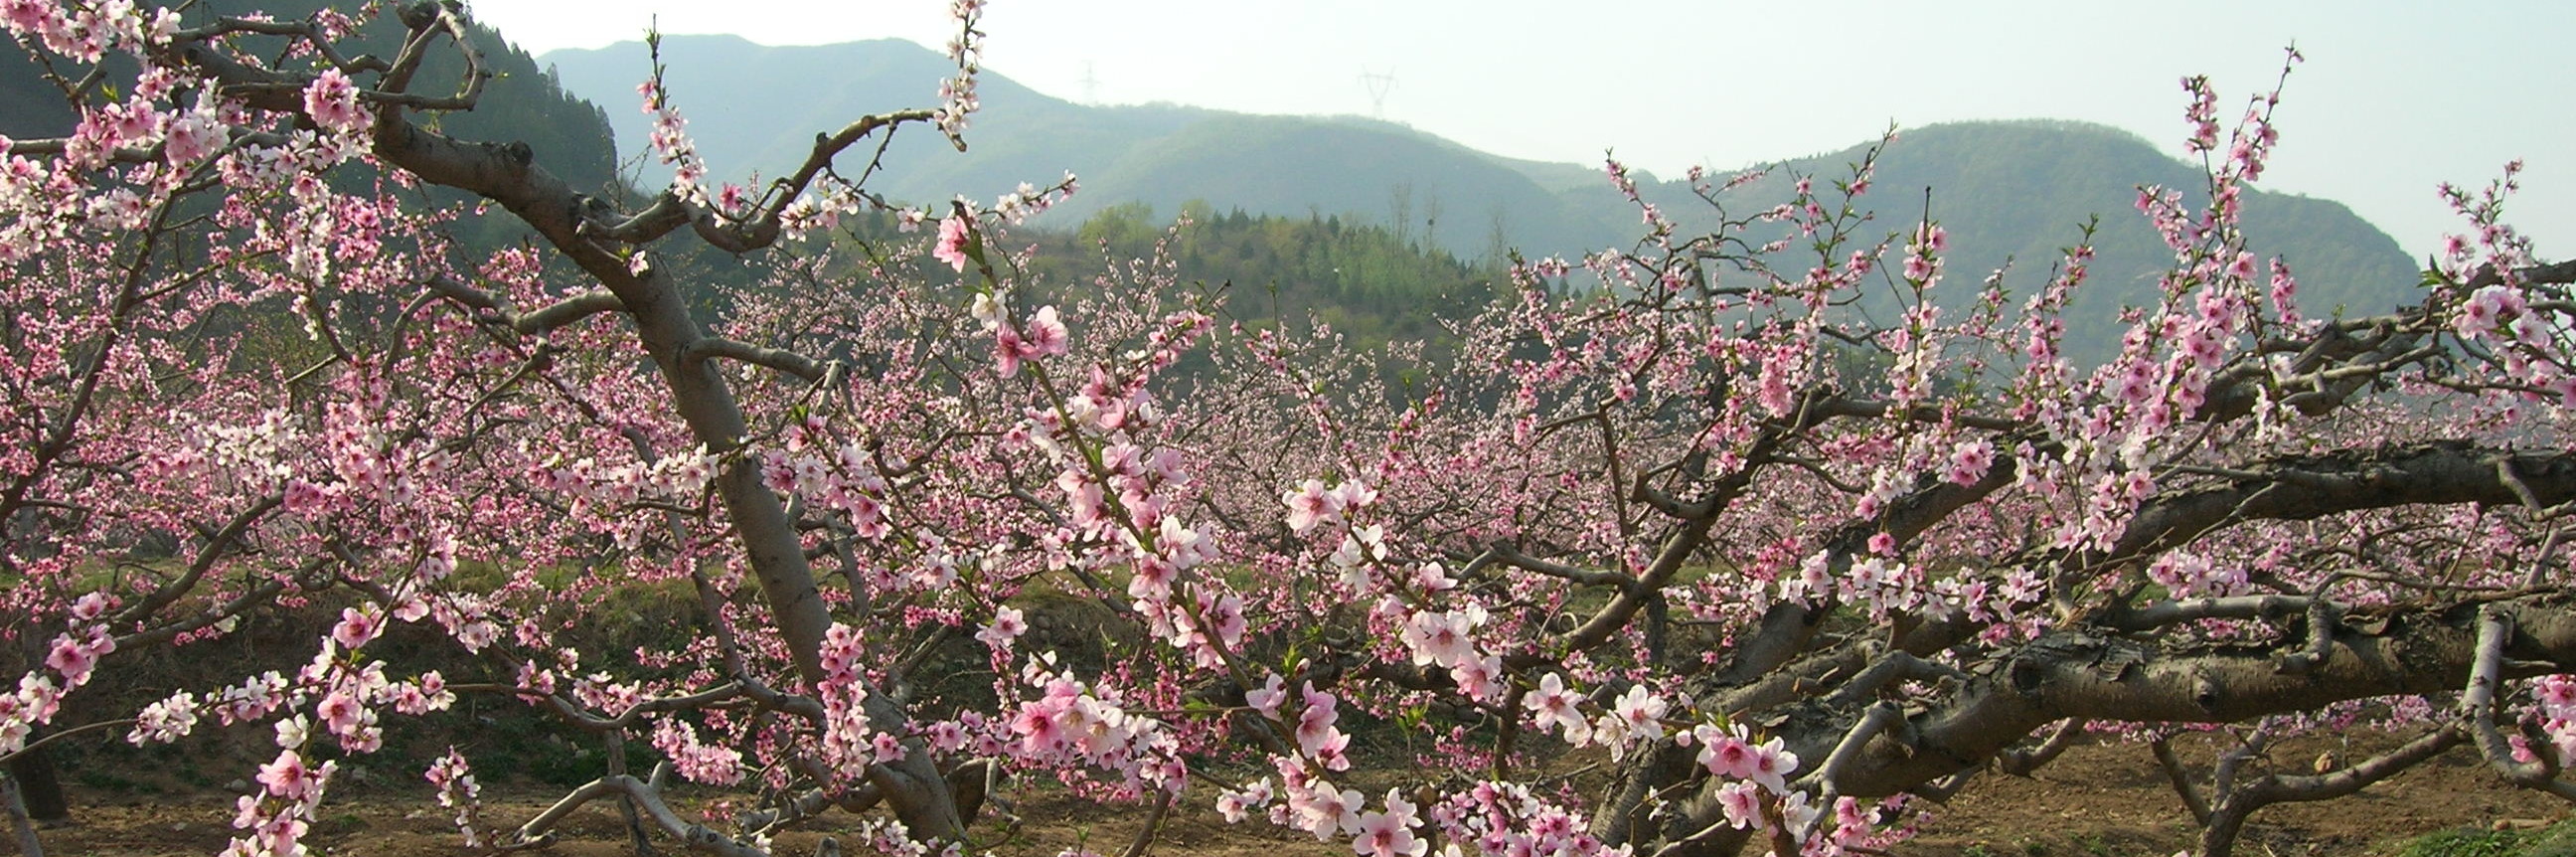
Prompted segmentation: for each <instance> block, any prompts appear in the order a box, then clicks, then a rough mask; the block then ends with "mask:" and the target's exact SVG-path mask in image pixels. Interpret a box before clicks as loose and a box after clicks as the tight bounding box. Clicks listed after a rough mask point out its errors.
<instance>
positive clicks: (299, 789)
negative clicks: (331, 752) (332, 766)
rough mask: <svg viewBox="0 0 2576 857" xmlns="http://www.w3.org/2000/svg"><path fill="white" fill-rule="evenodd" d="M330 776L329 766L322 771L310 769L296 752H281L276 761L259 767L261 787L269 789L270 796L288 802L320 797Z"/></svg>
mask: <svg viewBox="0 0 2576 857" xmlns="http://www.w3.org/2000/svg"><path fill="white" fill-rule="evenodd" d="M328 775H329V766H328V765H326V766H325V767H323V768H321V769H315V768H312V767H309V766H307V765H305V764H304V757H303V756H301V755H297V754H296V752H295V751H294V750H282V751H279V752H278V754H277V758H276V759H274V760H272V761H270V762H269V763H268V764H265V765H261V766H259V782H260V785H263V786H266V787H267V788H268V793H269V795H270V796H272V797H276V798H278V799H280V800H287V801H297V802H301V801H303V800H305V799H307V798H311V797H315V796H318V795H320V794H321V793H322V783H323V781H324V779H326V778H327V776H328Z"/></svg>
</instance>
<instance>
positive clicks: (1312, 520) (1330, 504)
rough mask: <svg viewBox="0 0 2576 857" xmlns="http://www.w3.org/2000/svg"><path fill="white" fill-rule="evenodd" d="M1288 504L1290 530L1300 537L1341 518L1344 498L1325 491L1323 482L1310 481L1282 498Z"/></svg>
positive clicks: (1317, 480) (1300, 484) (1299, 484)
mask: <svg viewBox="0 0 2576 857" xmlns="http://www.w3.org/2000/svg"><path fill="white" fill-rule="evenodd" d="M1280 499H1281V500H1282V501H1283V502H1286V503H1287V504H1288V529H1289V530H1291V531H1294V532H1296V533H1298V534H1300V535H1303V534H1304V533H1306V532H1307V531H1309V530H1313V529H1314V528H1316V527H1317V526H1320V525H1322V524H1324V523H1327V522H1330V521H1333V520H1335V519H1337V518H1339V517H1340V515H1341V511H1342V498H1341V497H1340V495H1338V494H1337V493H1335V492H1331V491H1326V490H1324V483H1323V480H1320V479H1308V480H1306V481H1304V482H1301V483H1298V485H1297V487H1296V489H1295V490H1292V491H1289V492H1288V493H1287V494H1284V495H1282V496H1281V498H1280Z"/></svg>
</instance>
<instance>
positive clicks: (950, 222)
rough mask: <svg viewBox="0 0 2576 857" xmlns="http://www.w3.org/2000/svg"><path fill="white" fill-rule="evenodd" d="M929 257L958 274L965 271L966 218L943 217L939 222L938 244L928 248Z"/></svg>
mask: <svg viewBox="0 0 2576 857" xmlns="http://www.w3.org/2000/svg"><path fill="white" fill-rule="evenodd" d="M930 257H931V258H933V259H937V260H939V261H942V262H946V263H948V267H950V268H952V269H955V270H956V271H957V272H958V273H965V271H966V261H967V258H966V218H964V217H944V218H941V219H940V221H939V243H937V244H935V245H933V246H932V247H931V248H930Z"/></svg>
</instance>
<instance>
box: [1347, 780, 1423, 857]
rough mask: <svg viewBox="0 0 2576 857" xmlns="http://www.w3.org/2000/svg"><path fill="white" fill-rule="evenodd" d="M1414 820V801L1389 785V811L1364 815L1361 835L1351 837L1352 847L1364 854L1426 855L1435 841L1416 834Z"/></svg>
mask: <svg viewBox="0 0 2576 857" xmlns="http://www.w3.org/2000/svg"><path fill="white" fill-rule="evenodd" d="M1413 822H1414V807H1413V804H1412V803H1411V802H1409V801H1406V800H1405V799H1404V796H1403V795H1401V794H1399V793H1397V792H1396V791H1395V790H1393V789H1389V790H1387V793H1386V811H1385V812H1371V813H1366V814H1363V815H1361V816H1360V821H1359V835H1358V837H1357V838H1355V839H1353V840H1351V850H1352V851H1353V852H1355V853H1358V854H1360V855H1362V857H1399V855H1401V857H1422V855H1423V853H1424V852H1426V851H1429V850H1430V849H1431V843H1428V842H1424V841H1422V840H1420V839H1416V838H1414V836H1413Z"/></svg>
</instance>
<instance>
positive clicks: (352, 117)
mask: <svg viewBox="0 0 2576 857" xmlns="http://www.w3.org/2000/svg"><path fill="white" fill-rule="evenodd" d="M304 112H305V115H308V116H311V117H313V122H314V124H317V125H320V126H322V127H324V128H326V129H329V130H331V131H334V132H338V133H342V134H350V133H356V132H358V131H361V130H364V129H365V128H366V127H367V126H368V125H369V124H372V123H374V122H375V121H376V117H375V116H374V114H372V113H370V112H369V111H368V110H367V108H366V107H365V106H364V105H361V104H359V103H358V88H357V85H356V84H353V83H350V82H349V76H348V75H346V74H342V73H340V70H339V69H336V68H333V69H325V70H323V72H322V74H320V75H319V76H316V77H314V78H313V82H312V83H310V84H307V85H305V87H304Z"/></svg>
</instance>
